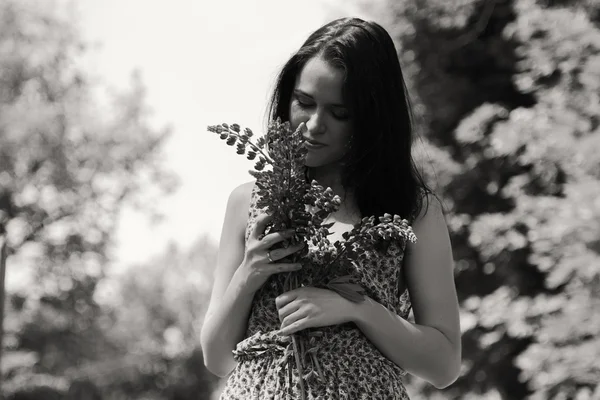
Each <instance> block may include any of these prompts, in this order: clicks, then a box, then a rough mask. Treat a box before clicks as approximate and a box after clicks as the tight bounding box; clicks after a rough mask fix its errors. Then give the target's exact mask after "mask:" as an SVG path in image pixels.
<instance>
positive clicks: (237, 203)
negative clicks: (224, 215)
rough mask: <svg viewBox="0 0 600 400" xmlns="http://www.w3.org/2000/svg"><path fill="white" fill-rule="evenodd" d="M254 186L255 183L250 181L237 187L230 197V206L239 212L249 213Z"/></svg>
mask: <svg viewBox="0 0 600 400" xmlns="http://www.w3.org/2000/svg"><path fill="white" fill-rule="evenodd" d="M254 184H255V181H250V182H245V183H242V184H241V185H238V186H236V187H235V188H234V189H233V190H232V191H231V194H230V195H229V204H230V205H231V206H232V207H233V208H234V209H236V210H238V211H243V210H246V211H247V210H248V207H250V202H251V200H252V191H253V189H254Z"/></svg>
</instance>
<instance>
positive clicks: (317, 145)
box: [304, 140, 325, 150]
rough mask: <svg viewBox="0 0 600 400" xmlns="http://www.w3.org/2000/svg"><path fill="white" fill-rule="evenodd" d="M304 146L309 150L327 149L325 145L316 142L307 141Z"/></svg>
mask: <svg viewBox="0 0 600 400" xmlns="http://www.w3.org/2000/svg"><path fill="white" fill-rule="evenodd" d="M304 146H305V147H306V148H307V149H309V150H316V149H320V148H321V147H325V145H324V144H323V143H319V142H315V141H314V140H306V141H305V142H304Z"/></svg>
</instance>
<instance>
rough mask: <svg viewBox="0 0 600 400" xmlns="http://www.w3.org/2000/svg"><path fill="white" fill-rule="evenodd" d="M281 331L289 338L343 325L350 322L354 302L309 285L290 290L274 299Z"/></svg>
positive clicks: (332, 292)
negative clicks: (306, 332) (309, 331)
mask: <svg viewBox="0 0 600 400" xmlns="http://www.w3.org/2000/svg"><path fill="white" fill-rule="evenodd" d="M275 305H276V306H277V310H279V320H280V321H281V328H280V330H279V332H278V334H279V335H290V334H292V333H296V332H298V331H301V330H303V329H306V328H317V327H321V326H330V325H338V324H343V323H345V322H350V321H352V320H353V315H354V313H353V312H354V308H355V307H356V304H355V303H352V302H351V301H349V300H346V299H345V298H343V297H342V296H340V295H339V294H338V293H336V292H334V291H333V290H329V289H321V288H316V287H311V286H306V287H301V288H298V289H294V290H290V291H289V292H285V293H283V294H281V295H279V296H278V297H277V298H276V299H275Z"/></svg>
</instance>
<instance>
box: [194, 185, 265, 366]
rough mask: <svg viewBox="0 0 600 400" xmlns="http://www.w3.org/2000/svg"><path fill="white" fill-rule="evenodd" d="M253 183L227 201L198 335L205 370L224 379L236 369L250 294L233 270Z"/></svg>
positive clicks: (240, 256) (241, 245)
mask: <svg viewBox="0 0 600 400" xmlns="http://www.w3.org/2000/svg"><path fill="white" fill-rule="evenodd" d="M253 184H254V183H253V182H249V183H245V184H243V185H240V186H238V187H237V188H235V189H234V190H233V191H232V192H231V195H230V196H229V200H228V202H227V210H226V212H225V221H224V223H223V229H222V231H221V239H220V242H219V255H218V259H217V267H216V269H215V275H214V276H215V280H214V285H213V289H212V293H211V297H210V302H209V305H208V310H207V311H206V316H205V317H204V324H203V325H202V330H201V333H200V343H201V346H202V353H203V356H204V364H205V365H206V368H207V369H208V370H209V371H210V372H212V373H213V374H215V375H217V376H220V377H224V376H226V375H228V374H229V373H230V372H231V371H232V370H233V368H235V366H236V364H237V363H236V361H235V360H234V359H233V354H232V351H233V350H234V349H235V346H236V345H237V343H239V342H240V341H241V340H242V339H243V338H244V334H245V331H246V327H247V323H248V316H249V313H250V307H251V305H252V299H253V297H254V293H246V291H244V286H243V282H242V280H241V279H237V275H236V271H237V270H238V267H239V266H240V263H241V262H242V260H243V258H244V233H245V228H246V223H247V220H248V218H247V214H248V207H249V204H250V193H251V191H252V186H253Z"/></svg>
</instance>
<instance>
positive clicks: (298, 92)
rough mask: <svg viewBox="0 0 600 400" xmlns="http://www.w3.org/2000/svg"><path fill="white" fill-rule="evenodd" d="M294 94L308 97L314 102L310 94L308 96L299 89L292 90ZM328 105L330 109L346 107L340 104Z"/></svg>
mask: <svg viewBox="0 0 600 400" xmlns="http://www.w3.org/2000/svg"><path fill="white" fill-rule="evenodd" d="M294 94H296V95H300V96H304V97H308V98H309V99H311V100H314V98H313V97H312V96H311V95H310V94H308V93H306V92H304V91H302V90H300V89H294ZM329 105H330V106H332V107H338V108H346V106H345V105H344V104H340V103H331V104H329Z"/></svg>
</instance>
